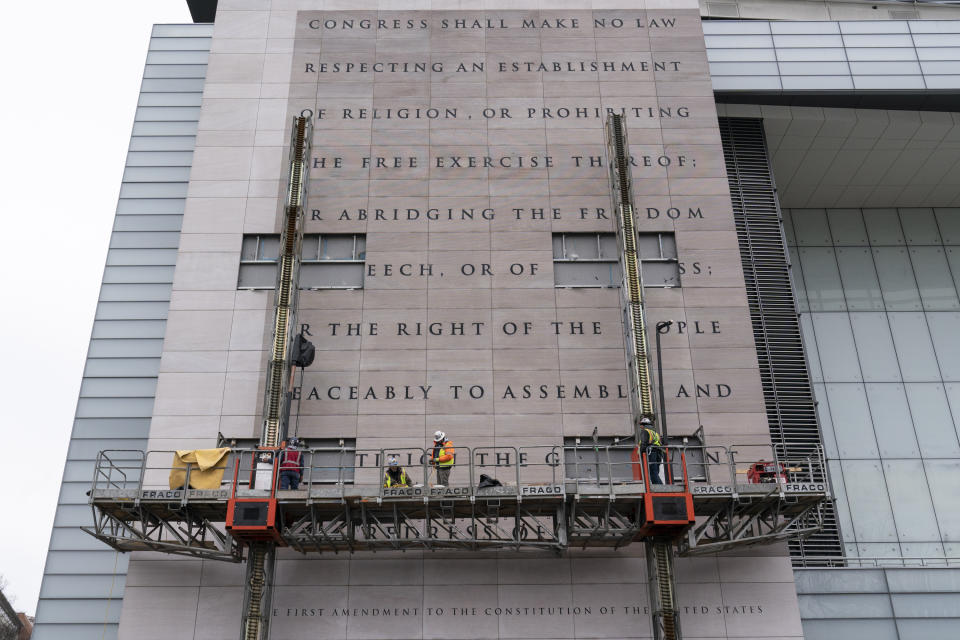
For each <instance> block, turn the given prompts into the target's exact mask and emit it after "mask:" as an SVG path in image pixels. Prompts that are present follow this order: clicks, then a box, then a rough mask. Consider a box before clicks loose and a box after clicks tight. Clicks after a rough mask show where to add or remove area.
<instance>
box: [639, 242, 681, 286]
mask: <svg viewBox="0 0 960 640" xmlns="http://www.w3.org/2000/svg"><path fill="white" fill-rule="evenodd" d="M637 251H638V252H639V253H640V270H641V271H642V272H643V286H644V287H679V286H680V266H679V263H678V262H677V241H676V239H675V238H674V235H673V234H672V233H638V234H637Z"/></svg>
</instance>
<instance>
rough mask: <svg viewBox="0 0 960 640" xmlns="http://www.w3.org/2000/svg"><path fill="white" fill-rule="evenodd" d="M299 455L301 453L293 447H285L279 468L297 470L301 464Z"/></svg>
mask: <svg viewBox="0 0 960 640" xmlns="http://www.w3.org/2000/svg"><path fill="white" fill-rule="evenodd" d="M300 455H301V453H300V452H299V451H296V450H294V449H287V450H286V451H284V452H283V455H282V459H281V460H280V470H281V471H296V472H299V471H300V467H302V466H303V465H301V464H300Z"/></svg>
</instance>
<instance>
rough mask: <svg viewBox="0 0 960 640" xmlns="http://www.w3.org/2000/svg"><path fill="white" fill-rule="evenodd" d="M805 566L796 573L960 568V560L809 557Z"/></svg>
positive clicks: (797, 569)
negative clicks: (824, 570)
mask: <svg viewBox="0 0 960 640" xmlns="http://www.w3.org/2000/svg"><path fill="white" fill-rule="evenodd" d="M804 561H805V562H804V565H801V566H794V567H793V569H794V570H795V571H800V570H804V569H810V570H814V569H825V568H835V569H841V568H844V569H917V568H935V567H960V558H956V557H950V558H936V557H910V558H907V557H889V558H857V557H848V556H821V557H817V556H807V557H806V558H804Z"/></svg>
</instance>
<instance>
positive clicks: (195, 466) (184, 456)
mask: <svg viewBox="0 0 960 640" xmlns="http://www.w3.org/2000/svg"><path fill="white" fill-rule="evenodd" d="M228 453H230V448H229V447H223V448H221V449H184V450H182V451H176V452H174V454H173V468H172V469H170V488H171V489H181V488H183V485H184V483H185V482H186V480H187V465H188V464H189V465H190V488H191V489H219V488H220V481H221V480H223V470H224V468H225V467H226V462H227V454H228Z"/></svg>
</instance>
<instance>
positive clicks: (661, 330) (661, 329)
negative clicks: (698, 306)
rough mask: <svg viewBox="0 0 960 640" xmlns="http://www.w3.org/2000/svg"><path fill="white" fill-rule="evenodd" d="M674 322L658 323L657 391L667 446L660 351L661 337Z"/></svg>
mask: <svg viewBox="0 0 960 640" xmlns="http://www.w3.org/2000/svg"><path fill="white" fill-rule="evenodd" d="M672 325H673V320H661V321H660V322H658V323H657V391H658V392H659V395H660V433H661V435H662V436H663V444H664V445H665V446H666V444H667V406H666V402H665V401H664V394H663V358H662V355H663V353H662V351H661V349H660V336H661V335H663V334H664V333H666V332H667V331H669V330H670V327H671V326H672Z"/></svg>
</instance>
